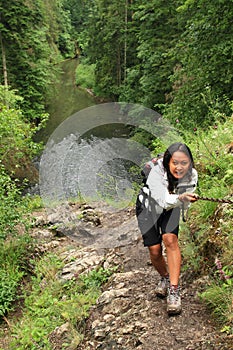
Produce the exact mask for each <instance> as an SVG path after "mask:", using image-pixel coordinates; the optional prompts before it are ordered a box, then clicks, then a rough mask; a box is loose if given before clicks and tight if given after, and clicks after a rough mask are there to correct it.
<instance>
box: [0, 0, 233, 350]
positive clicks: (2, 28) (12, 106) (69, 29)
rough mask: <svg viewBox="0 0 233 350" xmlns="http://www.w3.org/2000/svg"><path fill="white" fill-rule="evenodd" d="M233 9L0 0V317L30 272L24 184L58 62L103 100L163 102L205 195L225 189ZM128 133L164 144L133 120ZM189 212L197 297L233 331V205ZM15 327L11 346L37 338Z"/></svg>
mask: <svg viewBox="0 0 233 350" xmlns="http://www.w3.org/2000/svg"><path fill="white" fill-rule="evenodd" d="M232 17H233V1H232V0H228V1H227V0H218V1H217V0H212V1H211V2H210V1H206V0H171V1H169V2H165V1H161V0H152V1H150V2H148V1H145V0H134V1H132V0H124V1H122V0H118V1H115V0H112V1H108V0H49V1H48V0H33V1H32V0H8V1H3V0H0V46H1V50H0V68H1V75H0V77H1V82H0V84H1V85H0V136H1V139H0V140H1V141H0V145H1V147H0V199H1V201H0V245H1V248H2V249H1V250H0V322H1V323H6V322H7V320H8V314H9V312H11V311H12V310H13V309H14V305H15V302H16V300H18V299H19V298H20V296H19V295H18V290H19V286H21V287H22V283H23V282H22V281H24V280H25V279H26V276H29V275H30V273H31V271H30V269H31V267H30V269H29V268H28V266H29V265H30V264H31V263H30V264H29V260H30V256H31V254H34V253H33V240H32V239H31V237H30V235H29V232H30V228H31V226H32V225H33V224H32V219H31V215H32V212H33V210H35V209H36V208H37V207H40V205H42V204H41V200H40V198H39V196H35V197H34V196H25V195H23V194H24V192H25V188H27V186H29V184H35V183H36V182H37V181H38V172H37V169H36V168H35V167H34V166H33V159H35V158H36V157H39V156H40V154H41V152H42V150H43V147H44V144H43V143H42V142H36V141H35V135H36V134H37V133H38V132H39V131H40V130H41V129H43V128H44V126H45V125H46V122H47V121H48V119H49V114H48V112H47V107H48V101H49V97H50V96H51V94H52V91H53V90H52V87H53V83H54V80H55V79H56V73H57V72H58V71H59V70H60V66H59V64H60V63H61V62H63V61H65V60H73V59H78V65H77V70H76V78H75V79H76V84H77V86H81V87H82V88H84V89H88V91H91V92H92V94H93V95H94V96H96V97H97V98H99V99H102V100H103V101H111V102H127V103H136V104H141V105H143V106H144V107H147V108H150V109H152V110H154V111H156V112H158V113H160V114H161V115H162V116H163V118H164V119H167V120H168V121H169V123H171V124H172V125H173V126H174V127H175V128H176V129H177V130H178V131H179V133H180V135H182V137H183V139H184V140H185V142H186V143H187V144H188V145H189V146H190V148H191V149H192V150H193V154H194V158H195V163H196V167H197V170H198V171H199V173H200V180H199V181H200V188H201V194H202V195H205V196H208V197H215V198H228V199H231V198H232V186H233V181H232V179H233V170H232V152H233V140H232V131H233V126H232V121H233V119H232V118H233V117H232V111H233V69H232V57H233V26H232ZM133 138H134V139H135V140H138V141H141V140H142V143H144V144H145V145H146V146H147V147H150V150H151V152H152V153H157V151H161V150H162V149H163V145H162V144H161V143H160V142H159V141H158V140H156V139H153V140H151V139H150V138H148V135H145V134H144V133H143V132H142V131H140V130H136V132H135V135H134V136H133ZM133 205H134V204H133V203H132V206H133ZM189 215H190V217H191V218H190V221H189V223H187V227H186V230H188V231H189V232H190V231H191V233H192V234H191V239H190V241H189V243H188V244H187V245H186V247H185V248H184V252H183V254H184V261H185V266H186V269H188V270H191V271H192V273H193V274H194V275H195V276H197V275H199V274H200V275H205V274H209V275H210V278H211V282H210V283H209V284H208V285H207V286H206V290H204V291H203V292H202V294H201V296H200V298H201V299H202V301H203V303H205V304H206V305H207V306H208V307H209V309H210V312H211V313H212V315H213V318H214V319H216V322H217V324H218V326H219V329H220V330H221V332H224V333H226V334H227V335H229V336H232V334H233V314H232V298H233V288H232V277H233V267H232V266H233V265H232V249H233V238H232V232H231V231H232V217H233V216H232V207H231V205H224V206H221V205H220V204H218V203H213V202H202V203H201V202H200V203H199V202H198V204H197V205H195V208H194V209H192V210H191V211H190V214H189ZM213 232H214V233H213ZM216 232H217V233H216ZM57 264H58V265H59V263H58V262H57ZM37 269H38V266H37ZM35 270H36V267H35ZM105 277H106V276H105V274H104V273H103V275H102V276H101V277H100V279H101V278H102V280H103V281H104V280H105ZM30 288H31V287H30ZM16 328H17V326H16ZM14 332H16V329H15V330H14ZM0 335H1V334H0ZM1 336H2V335H1ZM20 336H21V338H22V339H24V340H22V342H21V344H20V345H19V343H18V344H17V349H29V348H30V349H37V348H41V347H30V345H28V344H30V342H29V340H28V342H29V343H28V344H27V340H26V336H25V335H24V334H21V335H20ZM43 336H44V335H43ZM18 337H19V336H18ZM18 339H19V338H18ZM34 341H35V342H38V344H41V343H40V342H41V341H42V340H41V339H40V337H39V335H38V334H37V335H36V336H35V339H34ZM12 344H13V345H11V347H9V349H15V347H14V346H15V343H14V342H13V343H12ZM20 346H21V347H20ZM28 346H29V347H28ZM31 346H32V345H31ZM0 349H1V346H0ZM46 349H48V350H49V349H50V348H49V347H47V348H46ZM70 349H71V348H70Z"/></svg>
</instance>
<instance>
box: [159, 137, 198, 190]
mask: <svg viewBox="0 0 233 350" xmlns="http://www.w3.org/2000/svg"><path fill="white" fill-rule="evenodd" d="M177 151H179V152H183V153H184V154H186V156H188V157H189V159H190V166H189V170H188V174H187V176H188V177H189V178H190V180H191V175H192V168H194V161H193V156H192V153H191V151H190V148H189V147H188V146H187V145H185V144H184V143H181V142H176V143H173V144H172V145H170V146H169V147H168V149H167V150H166V151H165V153H164V156H163V166H164V169H165V171H166V172H167V178H168V191H169V192H170V193H172V192H174V190H175V188H176V186H177V184H178V180H177V179H176V178H175V177H174V176H173V175H172V174H171V172H170V168H169V163H170V159H171V157H172V156H173V153H175V152H177Z"/></svg>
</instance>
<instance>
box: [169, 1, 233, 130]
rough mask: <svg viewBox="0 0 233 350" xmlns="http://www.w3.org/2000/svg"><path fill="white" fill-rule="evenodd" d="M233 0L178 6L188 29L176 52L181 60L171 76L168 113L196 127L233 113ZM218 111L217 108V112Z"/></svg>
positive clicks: (181, 121) (184, 25) (176, 47)
mask: <svg viewBox="0 0 233 350" xmlns="http://www.w3.org/2000/svg"><path fill="white" fill-rule="evenodd" d="M232 3H233V1H232V0H230V1H226V0H222V1H217V0H213V1H211V2H209V1H206V0H195V1H194V0H192V1H190V0H189V1H185V2H184V4H183V5H182V6H180V7H179V8H178V9H177V10H178V13H179V21H180V25H181V26H182V27H183V28H184V32H183V33H182V36H181V38H180V40H179V41H178V42H177V44H176V46H175V48H174V49H173V50H172V52H171V53H172V55H173V56H175V57H177V61H178V62H179V64H178V65H177V66H176V69H175V70H174V74H173V76H172V77H171V81H172V83H173V92H172V95H171V98H172V103H171V104H170V105H169V106H168V107H167V112H166V114H167V116H168V117H169V118H170V119H173V120H175V119H176V118H179V121H180V123H182V124H183V125H186V126H187V125H189V126H190V127H196V126H197V125H202V126H204V125H209V124H210V123H211V122H214V119H215V115H216V112H220V113H226V114H228V113H230V109H229V103H228V101H229V100H232V98H233V89H232V87H233V71H232V55H233V39H232V38H233V27H232V16H233V6H232ZM213 111H214V112H213Z"/></svg>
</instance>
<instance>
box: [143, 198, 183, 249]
mask: <svg viewBox="0 0 233 350" xmlns="http://www.w3.org/2000/svg"><path fill="white" fill-rule="evenodd" d="M136 216H137V220H138V227H139V229H140V231H141V234H142V238H143V242H144V246H145V247H150V246H152V245H156V244H161V242H162V235H163V234H164V233H173V234H175V235H177V236H178V233H179V221H180V208H178V207H177V208H173V209H170V210H163V212H162V214H159V215H158V214H156V213H151V212H150V211H148V209H147V208H145V207H144V206H143V205H142V204H141V203H140V202H139V201H138V200H137V203H136Z"/></svg>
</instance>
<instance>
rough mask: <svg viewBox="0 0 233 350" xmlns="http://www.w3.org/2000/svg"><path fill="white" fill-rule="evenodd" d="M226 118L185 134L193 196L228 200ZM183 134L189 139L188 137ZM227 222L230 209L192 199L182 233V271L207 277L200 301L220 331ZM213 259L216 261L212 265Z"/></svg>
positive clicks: (228, 311) (228, 264)
mask: <svg viewBox="0 0 233 350" xmlns="http://www.w3.org/2000/svg"><path fill="white" fill-rule="evenodd" d="M232 132H233V124H232V118H228V119H226V121H225V122H224V123H222V122H218V123H216V124H214V126H213V127H209V129H208V130H207V131H203V130H199V129H198V130H197V131H196V133H194V135H191V134H190V135H189V134H188V133H186V141H187V143H188V145H189V146H190V148H191V149H192V151H193V155H194V159H195V163H196V168H197V170H198V173H199V189H198V191H199V194H200V196H206V197H210V198H212V197H213V198H220V199H221V198H230V199H232V198H231V196H232V195H231V194H232V182H231V181H229V177H228V176H229V170H231V168H232V153H231V144H232ZM188 135H189V136H188ZM232 219H233V213H232V208H231V205H229V204H222V203H214V202H210V201H201V200H200V201H198V202H196V203H195V204H193V205H192V206H191V209H190V213H189V227H187V228H186V230H184V231H183V235H184V237H183V241H184V243H183V249H182V252H183V255H184V260H185V268H186V269H188V271H189V273H194V274H195V275H200V274H208V275H209V276H210V284H209V285H206V288H205V291H204V292H203V294H202V295H201V296H202V299H203V301H205V303H206V304H207V305H208V306H210V308H211V310H212V312H213V314H214V315H215V316H216V317H217V320H218V321H219V322H220V324H221V325H222V326H223V327H226V328H224V329H226V330H228V331H229V332H231V331H230V329H231V328H232V321H233V319H232V278H233V270H232V254H231V252H232V249H233V239H232ZM216 261H220V262H221V268H220V264H218V265H217V266H216Z"/></svg>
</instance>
